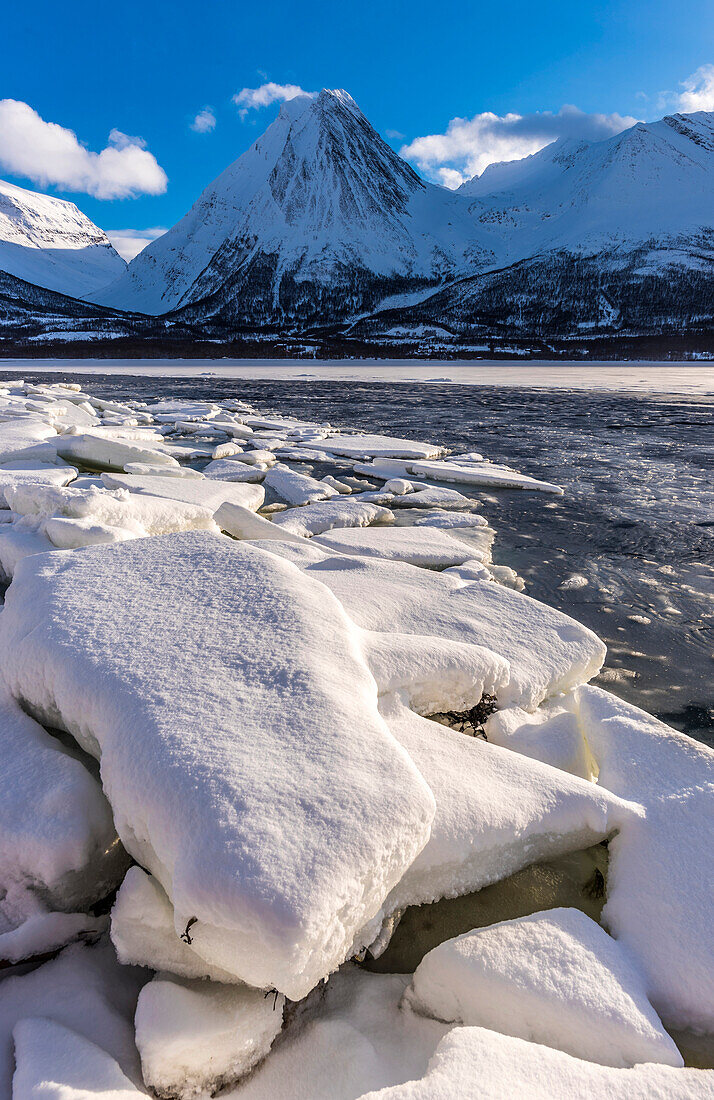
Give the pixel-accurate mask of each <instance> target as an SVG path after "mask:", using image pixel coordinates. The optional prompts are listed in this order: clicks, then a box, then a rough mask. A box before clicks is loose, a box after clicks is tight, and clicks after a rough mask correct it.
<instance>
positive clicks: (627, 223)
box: [459, 111, 714, 264]
mask: <svg viewBox="0 0 714 1100" xmlns="http://www.w3.org/2000/svg"><path fill="white" fill-rule="evenodd" d="M459 193H460V194H461V195H463V196H465V197H467V198H470V199H472V201H473V204H472V207H471V209H472V212H473V215H474V217H475V218H476V220H477V221H478V223H479V225H480V226H482V227H483V228H484V229H485V230H486V231H487V232H488V233H489V234H492V235H493V237H494V238H495V241H496V242H497V243H496V244H495V245H494V247H495V248H496V250H497V252H498V254H499V256H500V258H501V261H502V262H504V261H510V262H514V261H516V260H522V259H525V258H526V257H530V256H534V255H536V254H542V253H543V252H545V251H549V250H554V249H559V250H567V251H568V252H571V253H573V254H575V255H579V256H585V255H590V256H592V255H595V254H598V253H602V254H611V253H618V252H619V253H622V252H623V251H627V250H633V249H635V248H641V247H642V246H643V245H645V244H650V246H651V248H652V251H653V256H652V262H653V263H655V264H657V263H663V264H667V263H669V262H671V261H674V262H677V261H681V260H682V258H683V257H681V256H680V257H673V256H670V255H667V252H666V250H670V249H672V248H675V249H677V248H684V249H685V250H687V251H689V252H690V253H691V262H693V263H695V264H698V263H699V262H700V260H701V258H702V256H701V253H700V250H701V249H703V250H704V251H705V253H706V256H707V260H709V259H710V258H711V255H712V253H711V248H712V244H713V243H714V113H711V112H705V111H699V112H697V113H695V114H691V115H681V114H680V115H670V116H668V117H666V118H663V119H661V120H660V121H659V122H653V123H647V124H645V123H638V124H637V125H636V126H633V127H631V128H630V129H628V130H625V131H623V132H622V133H620V134H616V135H615V136H614V137H610V138H607V139H605V140H604V141H597V142H585V141H575V140H573V139H562V140H560V141H558V142H555V143H554V144H553V145H549V146H548V147H547V148H545V149H543V150H541V152H539V153H536V154H534V155H533V156H530V157H526V158H525V159H524V160H519V161H513V162H511V163H506V164H492V165H490V166H489V167H488V168H487V169H486V170H485V171H484V172H483V173H482V174H481V176H479V177H477V178H476V179H473V180H470V181H469V182H467V183H465V184H463V185H462V187H461V188H460V189H459Z"/></svg>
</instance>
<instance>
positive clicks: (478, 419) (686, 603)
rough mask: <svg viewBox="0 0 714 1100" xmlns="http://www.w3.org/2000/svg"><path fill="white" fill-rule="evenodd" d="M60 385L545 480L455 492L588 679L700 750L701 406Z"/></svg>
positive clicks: (711, 487)
mask: <svg viewBox="0 0 714 1100" xmlns="http://www.w3.org/2000/svg"><path fill="white" fill-rule="evenodd" d="M55 371H56V365H55ZM9 377H12V375H9ZM25 377H26V378H28V379H29V378H31V377H32V378H33V380H34V379H35V378H37V379H41V378H42V377H44V378H45V379H46V377H47V376H46V375H44V376H43V375H35V374H33V373H31V372H30V371H28V372H26V374H25ZM60 378H62V379H63V380H67V381H77V382H80V383H81V384H82V385H83V386H84V387H86V388H87V389H88V390H91V391H96V392H97V393H101V394H102V395H103V396H117V397H120V396H121V397H136V398H139V399H142V400H150V399H151V398H152V397H158V396H169V395H172V396H176V397H186V398H188V397H191V398H204V399H206V398H209V399H210V398H215V399H221V398H228V397H239V398H243V399H244V400H247V401H250V402H251V403H252V404H254V405H256V406H257V407H258V408H259V409H261V411H265V412H267V411H273V412H279V413H290V414H294V415H298V416H302V417H306V418H309V419H314V420H319V421H329V422H330V423H332V424H333V425H336V426H340V427H345V428H362V429H367V430H371V431H381V432H385V433H388V434H393V435H403V436H407V437H413V438H416V439H423V440H427V441H429V442H434V443H439V444H443V445H445V446H447V447H449V448H451V449H452V450H454V451H473V450H476V451H481V452H482V453H483V454H485V455H486V456H487V457H488V458H491V459H493V460H494V461H499V462H505V463H508V464H509V465H512V466H514V467H516V468H517V469H519V470H522V471H523V472H525V473H528V474H532V475H534V476H536V477H539V478H543V479H545V480H547V481H555V482H557V483H558V484H560V485H562V486H563V487H564V488H565V496H564V497H553V496H547V495H545V494H541V493H531V492H522V491H514V492H507V491H504V490H490V491H484V492H477V491H475V490H470V489H469V488H463V489H462V491H463V492H464V493H466V494H467V495H471V496H473V497H475V498H477V499H479V500H480V501H481V502H482V509H483V514H484V515H485V516H486V517H487V518H488V520H489V522H490V523H491V525H492V526H493V527H494V528H495V530H496V533H497V536H496V542H495V546H494V559H495V561H497V562H498V563H501V564H505V565H510V566H512V567H513V568H515V569H516V570H517V571H518V572H519V573H520V574H521V576H522V577H524V578H525V581H526V592H527V593H528V594H529V595H531V596H534V597H536V598H538V599H541V600H543V601H544V602H546V603H548V604H551V605H552V606H555V607H558V608H560V609H561V610H563V611H566V612H568V613H569V614H572V615H573V616H574V617H575V618H577V619H579V620H580V621H581V622H584V623H586V624H587V625H588V626H590V627H592V629H594V630H595V631H596V632H597V633H598V634H599V635H600V636H601V637H602V638H603V639H604V640H605V641H606V642H607V645H608V651H609V655H608V660H607V664H606V667H605V669H604V672H603V675H602V676H601V678H600V680H599V682H600V683H602V684H603V686H606V687H607V688H608V689H609V690H610V691H613V692H615V693H616V694H619V695H622V696H623V697H624V698H626V699H629V700H630V701H632V702H634V703H636V704H638V705H639V706H642V707H644V708H645V709H646V710H649V711H651V712H654V713H656V714H659V715H660V716H661V717H663V718H665V719H666V720H667V721H668V722H669V723H670V724H672V725H674V726H676V727H677V728H679V729H682V730H685V731H686V732H687V733H689V734H691V735H692V736H695V737H698V738H700V739H702V740H704V741H707V742H708V743H709V744H714V687H713V686H712V675H713V673H714V553H713V550H714V429H713V426H712V422H713V420H714V399H712V398H711V397H707V396H704V395H691V396H681V395H680V396H675V395H666V394H665V395H661V394H660V395H656V394H632V393H624V392H621V393H618V392H616V391H614V390H608V391H603V392H595V391H583V390H568V389H563V388H556V389H549V390H546V389H533V388H528V389H519V388H516V387H509V388H507V389H501V388H497V387H492V386H488V387H486V386H474V385H470V386H460V385H454V384H453V383H451V384H448V385H447V384H444V385H440V384H438V383H435V382H432V383H429V384H422V383H414V384H411V383H404V382H402V383H395V382H359V381H353V382H350V383H349V384H344V383H342V382H334V381H323V380H317V381H316V380H312V379H311V380H309V381H308V380H300V379H295V380H292V381H290V380H271V381H261V380H255V379H250V380H246V379H236V378H220V377H210V378H200V377H193V378H187V377H179V378H168V377H157V376H153V377H150V378H144V379H142V378H138V377H136V376H117V375H112V374H108V375H102V374H98V373H97V374H94V375H93V376H92V377H91V378H90V377H87V376H86V375H83V376H80V375H73V374H71V373H69V372H68V373H66V374H65V373H61V372H56V373H53V377H52V381H59V380H60ZM400 521H401V518H400Z"/></svg>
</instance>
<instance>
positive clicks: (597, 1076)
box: [361, 1027, 714, 1100]
mask: <svg viewBox="0 0 714 1100" xmlns="http://www.w3.org/2000/svg"><path fill="white" fill-rule="evenodd" d="M712 1096H714V1071H712V1070H699V1069H674V1068H673V1067H671V1066H663V1065H658V1064H652V1063H649V1062H648V1063H645V1064H643V1065H637V1066H635V1067H634V1068H633V1069H615V1068H613V1067H612V1066H600V1065H597V1064H596V1063H594V1062H586V1061H583V1060H581V1059H580V1058H573V1057H572V1056H571V1055H570V1054H564V1053H563V1052H562V1051H560V1050H553V1049H552V1048H551V1047H546V1046H540V1045H539V1044H537V1043H530V1042H527V1041H526V1040H524V1039H515V1038H513V1037H512V1036H510V1035H499V1034H498V1033H497V1032H495V1031H487V1030H486V1029H485V1028H481V1027H458V1028H454V1029H453V1031H450V1032H449V1034H448V1035H446V1036H445V1037H444V1038H443V1039H442V1041H441V1042H440V1043H439V1046H438V1047H437V1049H436V1053H435V1054H434V1056H433V1057H432V1059H431V1061H430V1062H429V1068H428V1070H427V1073H426V1074H425V1076H424V1077H422V1078H421V1079H419V1080H412V1081H407V1082H405V1083H404V1084H401V1085H395V1086H394V1087H393V1088H385V1089H380V1090H378V1091H375V1092H368V1093H363V1094H362V1098H361V1100H581V1098H582V1100H584V1098H586V1097H587V1100H711V1098H712Z"/></svg>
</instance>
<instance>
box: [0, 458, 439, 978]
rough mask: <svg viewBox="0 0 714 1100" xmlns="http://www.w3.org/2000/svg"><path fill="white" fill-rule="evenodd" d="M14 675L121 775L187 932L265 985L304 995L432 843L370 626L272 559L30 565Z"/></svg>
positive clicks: (194, 542) (189, 551) (199, 946)
mask: <svg viewBox="0 0 714 1100" xmlns="http://www.w3.org/2000/svg"><path fill="white" fill-rule="evenodd" d="M169 480H170V479H166V481H169ZM177 483H179V484H180V482H177ZM186 484H189V483H186ZM269 545H276V546H277V545H283V544H278V543H275V544H269ZM308 545H309V544H308ZM117 577H121V599H117V598H116V583H117V580H116V579H117ZM137 608H140V609H141V613H140V614H137V613H136V609H137ZM0 660H1V661H2V664H3V667H4V669H5V675H6V678H7V680H8V684H9V686H10V688H11V691H12V692H13V694H14V695H15V696H16V697H17V698H20V699H22V700H23V701H24V704H25V705H26V706H27V707H29V708H30V709H31V710H32V711H33V713H35V714H36V715H38V716H43V717H44V718H45V720H46V721H48V722H51V723H52V724H53V725H57V726H60V727H64V728H65V729H67V730H69V732H71V733H72V734H73V735H74V736H75V737H76V738H77V740H78V741H79V742H80V744H82V745H83V747H85V748H86V749H87V750H88V751H90V752H92V753H93V754H94V755H96V756H98V757H99V758H100V759H101V771H102V782H103V785H104V788H105V790H106V792H107V794H108V797H109V799H110V801H111V804H112V807H113V810H114V816H115V822H116V826H117V830H118V832H119V835H120V837H121V838H122V840H123V842H124V844H125V847H126V848H127V850H128V851H129V852H130V853H131V854H132V855H133V856H134V857H135V858H136V860H137V861H138V862H139V863H140V864H141V865H142V866H143V867H145V868H147V869H148V870H149V871H151V873H152V874H153V875H155V877H156V878H157V879H158V881H159V882H160V883H161V885H162V887H163V888H164V890H165V891H166V893H167V894H168V896H169V897H170V898H171V900H172V903H173V905H174V908H175V911H176V928H177V931H179V932H180V931H183V930H184V929H185V927H186V924H187V923H188V922H189V921H191V920H193V918H197V920H196V922H195V923H194V924H193V925H192V929H191V936H192V940H193V946H194V949H195V950H196V952H197V953H198V954H200V955H201V956H202V957H203V958H204V959H206V961H208V962H210V963H213V964H215V965H218V966H222V967H223V968H224V969H227V970H230V971H231V972H232V973H233V974H235V975H236V976H238V977H241V978H242V979H243V980H245V981H247V982H248V983H249V984H251V985H255V986H262V987H272V986H274V987H276V988H278V989H280V990H281V991H282V992H284V993H286V994H287V995H288V996H289V997H291V998H294V999H296V998H299V997H301V996H303V995H304V994H305V993H306V992H307V991H308V990H309V989H311V988H312V986H313V985H314V984H315V983H316V982H318V981H319V980H320V979H321V978H323V977H325V976H326V975H327V974H329V972H330V971H331V970H333V969H334V968H335V967H336V966H337V965H339V963H340V962H342V960H343V959H344V958H345V956H346V954H347V953H348V951H349V948H350V945H351V943H352V940H353V938H354V936H355V933H356V932H357V930H358V929H359V928H360V927H361V926H362V925H363V924H365V923H366V922H367V921H369V920H370V919H371V918H372V917H373V916H374V914H375V913H376V912H377V911H378V910H379V908H380V905H381V904H382V902H383V900H384V897H385V896H386V894H387V893H388V892H389V890H390V889H391V888H392V887H393V886H394V885H395V883H396V882H397V881H398V880H399V878H400V877H401V875H402V874H403V872H404V870H405V869H406V868H407V867H408V866H409V864H410V863H411V862H412V860H413V859H414V857H415V856H416V854H417V852H418V851H419V850H420V849H421V848H422V847H423V846H424V844H425V843H426V841H427V839H428V835H429V828H430V824H431V820H432V818H433V814H434V802H433V797H432V794H431V792H430V790H429V788H428V787H427V786H426V784H425V783H424V781H423V779H422V778H421V776H420V775H419V773H418V771H417V769H416V768H415V767H414V765H413V764H412V762H411V760H410V759H409V757H408V756H407V754H406V752H405V751H404V750H403V749H402V748H401V747H400V746H399V745H398V743H397V742H396V741H395V740H394V739H393V738H392V736H391V735H390V733H389V731H388V730H387V728H386V726H385V724H384V722H383V720H382V719H381V717H380V715H379V713H378V710H377V691H376V686H375V684H374V681H373V679H372V677H371V676H370V674H369V672H368V670H367V667H366V665H365V664H364V661H363V659H362V657H361V654H360V650H359V644H358V634H357V632H355V630H354V627H353V626H352V624H351V622H350V620H349V619H348V618H347V616H346V615H345V613H344V611H343V610H342V608H341V607H340V605H339V604H338V603H337V601H336V600H334V599H333V598H332V597H331V596H330V594H329V593H328V591H327V590H326V589H325V588H324V587H323V586H321V585H320V584H319V583H317V578H316V577H315V578H313V577H309V576H305V575H303V574H301V573H300V572H299V570H297V569H296V568H295V567H294V566H292V565H290V564H289V563H287V562H285V561H282V560H281V559H280V558H278V557H276V556H274V555H273V554H267V553H265V552H264V551H262V550H259V549H256V548H255V547H254V546H250V545H248V544H246V543H237V542H230V541H229V540H227V539H223V538H222V537H220V536H211V535H208V534H203V533H198V532H191V533H188V534H182V535H173V536H166V537H164V538H156V539H137V540H134V541H132V542H125V543H119V544H116V545H114V546H107V547H91V548H87V549H86V550H84V551H82V553H80V554H75V553H70V554H62V553H57V554H48V555H45V556H43V557H36V558H34V559H32V558H30V559H27V560H25V561H24V562H22V563H21V564H20V566H19V567H18V569H17V571H16V574H15V579H14V581H13V584H12V585H11V587H10V589H9V590H8V597H7V602H6V605H5V609H4V611H3V614H2V616H0ZM337 669H338V670H339V676H336V675H335V670H337ZM297 776H299V777H300V780H299V782H296V777H297Z"/></svg>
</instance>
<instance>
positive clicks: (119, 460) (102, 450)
mask: <svg viewBox="0 0 714 1100" xmlns="http://www.w3.org/2000/svg"><path fill="white" fill-rule="evenodd" d="M55 445H56V448H57V454H58V455H59V456H60V458H64V459H65V460H66V461H67V462H79V463H81V464H82V465H83V466H90V467H91V468H93V469H97V470H123V469H124V467H125V465H126V464H127V462H146V463H149V465H151V466H177V465H178V462H177V460H176V459H175V458H172V457H171V455H168V454H165V453H164V452H163V451H159V450H153V449H149V448H147V447H140V446H138V445H137V444H136V443H126V442H122V441H121V440H119V439H112V438H111V437H109V436H106V435H100V434H99V433H90V432H87V433H85V434H84V435H61V436H58V437H57V441H56V444H55Z"/></svg>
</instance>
